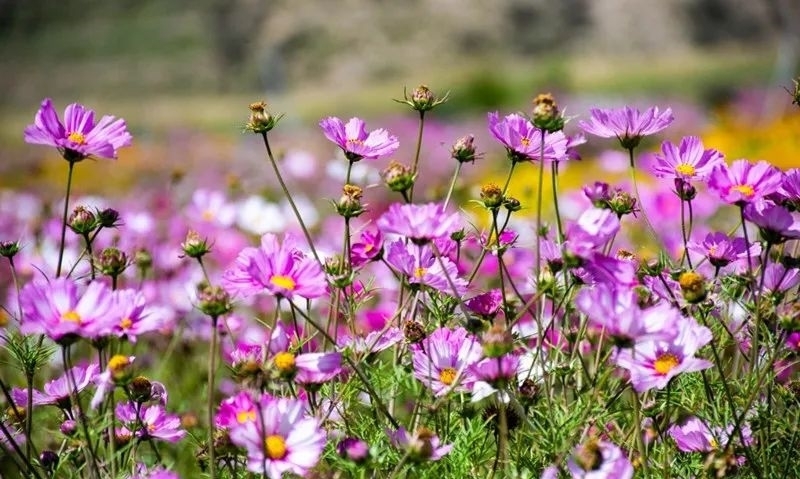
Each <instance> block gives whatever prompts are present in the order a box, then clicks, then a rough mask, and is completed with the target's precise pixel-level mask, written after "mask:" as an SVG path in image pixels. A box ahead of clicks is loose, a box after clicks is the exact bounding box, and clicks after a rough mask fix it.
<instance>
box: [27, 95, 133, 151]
mask: <svg viewBox="0 0 800 479" xmlns="http://www.w3.org/2000/svg"><path fill="white" fill-rule="evenodd" d="M131 139H132V137H131V134H130V133H128V130H127V127H126V126H125V120H123V119H121V118H120V119H117V118H115V117H113V116H108V115H106V116H103V117H102V118H101V119H100V121H99V122H97V123H95V122H94V111H92V110H89V109H87V108H86V107H84V106H83V105H80V104H78V103H72V104H70V105H68V106H67V108H66V109H65V110H64V123H63V124H62V123H61V121H60V120H59V119H58V114H57V113H56V111H55V109H53V102H52V100H50V99H49V98H45V99H44V100H43V101H42V106H41V107H39V111H37V112H36V117H35V118H34V120H33V124H32V125H28V126H27V127H26V128H25V141H26V142H27V143H31V144H34V145H47V146H53V147H55V148H57V149H58V151H59V152H61V155H62V156H63V157H64V159H65V160H67V161H70V162H77V161H81V160H83V159H84V158H87V157H89V156H96V157H99V158H112V159H113V158H116V157H117V150H118V149H120V148H122V147H123V146H128V145H130V144H131Z"/></svg>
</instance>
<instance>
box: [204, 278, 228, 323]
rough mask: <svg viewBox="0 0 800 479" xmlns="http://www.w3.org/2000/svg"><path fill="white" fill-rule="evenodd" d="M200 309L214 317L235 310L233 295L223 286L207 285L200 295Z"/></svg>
mask: <svg viewBox="0 0 800 479" xmlns="http://www.w3.org/2000/svg"><path fill="white" fill-rule="evenodd" d="M197 307H198V309H200V311H202V312H203V314H206V315H208V316H211V317H212V318H218V317H220V316H224V315H226V314H228V313H230V312H231V311H232V310H233V305H232V304H231V296H230V294H228V292H227V291H225V290H224V289H222V287H221V286H208V285H206V286H205V287H204V288H203V289H202V290H201V291H200V293H199V295H198V304H197Z"/></svg>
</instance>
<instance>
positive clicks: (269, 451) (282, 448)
mask: <svg viewBox="0 0 800 479" xmlns="http://www.w3.org/2000/svg"><path fill="white" fill-rule="evenodd" d="M264 453H265V454H266V455H267V457H268V458H270V459H272V460H273V461H275V460H278V459H283V458H284V457H286V441H285V440H284V439H283V437H281V436H278V435H277V434H273V435H272V436H267V438H266V439H264Z"/></svg>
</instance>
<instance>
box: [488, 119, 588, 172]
mask: <svg viewBox="0 0 800 479" xmlns="http://www.w3.org/2000/svg"><path fill="white" fill-rule="evenodd" d="M488 119H489V131H491V132H492V135H494V137H495V138H496V139H497V141H499V142H500V143H502V144H503V146H505V147H506V150H507V151H508V154H509V158H511V160H512V161H525V160H540V159H542V157H544V159H545V160H546V161H561V160H564V159H566V158H567V157H568V155H567V147H568V146H569V140H568V139H567V137H566V136H564V134H563V133H562V132H560V131H557V132H555V133H545V136H544V143H542V130H540V129H539V128H536V127H535V126H533V123H531V121H530V120H528V119H527V118H525V117H524V116H522V115H520V114H518V113H512V114H510V115H506V116H505V117H503V119H502V120H501V119H500V115H499V114H498V113H497V112H494V113H489V114H488ZM576 144H579V143H576Z"/></svg>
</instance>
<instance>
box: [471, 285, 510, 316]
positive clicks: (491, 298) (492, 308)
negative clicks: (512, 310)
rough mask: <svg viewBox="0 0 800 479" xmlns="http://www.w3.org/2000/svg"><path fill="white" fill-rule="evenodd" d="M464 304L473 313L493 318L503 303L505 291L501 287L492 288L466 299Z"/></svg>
mask: <svg viewBox="0 0 800 479" xmlns="http://www.w3.org/2000/svg"><path fill="white" fill-rule="evenodd" d="M464 305H465V306H466V307H467V309H469V310H470V311H472V312H473V313H475V314H477V315H479V316H483V317H484V318H487V319H492V318H494V317H495V316H497V313H498V312H499V311H500V306H502V305H503V293H502V291H500V290H499V289H492V290H490V291H487V292H486V293H483V294H479V295H477V296H473V297H472V298H470V299H468V300H466V301H465V302H464Z"/></svg>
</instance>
